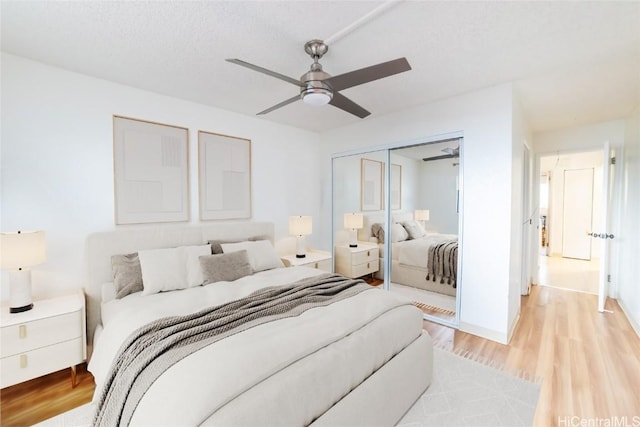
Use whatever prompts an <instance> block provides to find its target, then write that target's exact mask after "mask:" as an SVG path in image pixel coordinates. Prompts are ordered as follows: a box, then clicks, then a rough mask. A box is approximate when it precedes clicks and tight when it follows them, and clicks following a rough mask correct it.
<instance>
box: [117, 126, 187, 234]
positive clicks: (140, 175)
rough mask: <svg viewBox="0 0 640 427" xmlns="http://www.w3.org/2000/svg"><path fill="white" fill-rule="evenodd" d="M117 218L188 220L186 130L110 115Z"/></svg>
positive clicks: (127, 221)
mask: <svg viewBox="0 0 640 427" xmlns="http://www.w3.org/2000/svg"><path fill="white" fill-rule="evenodd" d="M113 165H114V205H115V213H114V215H115V218H114V220H115V223H116V224H118V225H120V224H142V223H158V222H183V221H189V130H188V129H187V128H184V127H180V126H174V125H168V124H164V123H157V122H151V121H147V120H141V119H134V118H131V117H123V116H117V115H114V116H113Z"/></svg>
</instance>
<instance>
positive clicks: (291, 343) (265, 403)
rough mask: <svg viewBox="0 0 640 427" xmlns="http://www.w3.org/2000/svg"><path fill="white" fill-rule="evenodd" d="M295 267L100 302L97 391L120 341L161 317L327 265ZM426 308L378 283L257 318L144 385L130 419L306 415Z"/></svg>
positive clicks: (397, 344)
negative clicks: (290, 313) (292, 313)
mask: <svg viewBox="0 0 640 427" xmlns="http://www.w3.org/2000/svg"><path fill="white" fill-rule="evenodd" d="M321 273H322V272H321V271H319V270H314V269H309V268H304V267H295V268H282V269H276V270H270V271H265V272H261V273H258V274H255V275H253V276H248V277H245V278H243V279H240V280H238V281H236V282H231V283H227V282H219V283H215V284H212V285H208V286H204V287H197V288H191V289H187V290H182V291H176V292H167V293H161V294H156V295H149V296H142V295H141V294H134V295H130V296H127V297H125V298H123V299H121V300H114V301H110V302H108V303H105V304H103V323H104V330H103V332H102V334H101V335H100V338H99V340H98V342H97V343H96V345H95V349H94V353H93V357H92V359H91V361H90V363H89V370H90V371H91V372H92V373H93V375H94V377H95V380H96V395H97V394H98V390H100V389H101V387H102V384H103V383H104V379H105V376H106V375H107V374H108V370H109V368H110V365H111V362H112V360H113V359H114V357H115V356H116V353H117V351H118V349H119V347H120V344H121V343H122V342H123V341H124V340H125V339H126V337H127V336H128V335H129V334H130V333H131V332H133V331H134V330H135V329H137V328H138V327H140V326H142V325H144V324H146V323H148V322H150V321H152V320H154V319H157V318H159V317H164V316H172V315H179V314H186V313H190V312H194V311H197V310H200V309H202V308H204V307H207V306H210V305H217V304H222V303H225V302H227V301H231V300H233V299H237V298H241V297H243V296H246V295H248V294H249V293H251V292H253V291H255V290H257V289H260V288H263V287H266V286H272V285H276V284H285V283H291V282H294V281H296V280H299V279H302V278H305V277H310V276H313V275H316V274H321ZM421 330H422V315H421V313H420V311H419V310H417V309H416V308H415V307H413V306H412V305H411V304H410V303H409V302H408V301H404V300H402V299H400V298H399V297H396V296H394V295H392V294H390V293H388V292H384V291H380V290H378V289H377V288H372V289H371V290H368V291H365V292H362V293H360V294H358V295H356V296H354V297H352V298H349V299H346V300H343V301H339V302H336V303H334V304H331V305H330V306H327V307H318V308H314V309H311V310H308V311H306V312H305V313H303V314H302V315H300V316H299V317H296V318H287V319H283V320H278V321H275V322H270V323H267V324H264V325H260V326H257V327H254V328H252V329H249V330H247V331H244V332H242V333H239V334H236V335H233V336H231V337H228V338H226V339H224V340H222V341H219V342H217V343H215V344H213V345H211V346H209V347H206V348H204V349H202V350H200V351H198V352H196V353H194V354H192V355H190V356H188V357H186V358H185V359H183V360H182V361H181V362H179V363H177V364H176V365H174V366H172V367H171V368H170V369H169V370H167V371H166V372H165V373H164V374H163V375H162V376H161V377H160V378H159V379H158V380H157V381H156V382H155V383H154V384H153V385H152V386H151V388H150V389H149V390H148V392H147V393H146V394H145V396H144V397H143V399H142V400H141V401H140V404H139V405H138V408H137V410H136V413H135V414H134V416H133V419H132V422H131V424H132V425H200V424H211V423H213V424H217V425H265V424H271V425H302V424H304V425H306V424H309V423H310V422H311V421H313V420H314V419H316V418H317V417H318V416H320V415H321V414H322V413H324V412H325V411H327V410H328V409H329V408H330V407H331V406H332V405H333V404H334V403H335V402H337V401H338V400H340V398H342V397H343V396H344V395H346V394H347V393H349V392H350V391H351V390H352V389H353V388H355V387H357V386H358V384H360V383H361V382H362V381H364V380H365V379H366V378H367V377H368V376H369V375H371V374H372V373H373V372H375V371H376V370H377V369H378V368H379V367H380V366H382V365H383V364H384V363H386V362H387V361H388V360H390V359H391V358H392V357H393V356H394V355H395V354H396V353H398V352H400V351H401V350H402V349H404V348H405V347H406V346H407V345H409V344H410V343H411V342H413V341H414V340H415V339H417V338H418V337H419V336H420V334H421Z"/></svg>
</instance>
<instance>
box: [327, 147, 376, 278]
mask: <svg viewBox="0 0 640 427" xmlns="http://www.w3.org/2000/svg"><path fill="white" fill-rule="evenodd" d="M386 156H387V151H386V150H383V151H372V152H364V153H361V154H354V155H347V156H342V157H334V159H333V247H334V258H333V259H334V271H335V272H336V273H340V274H342V275H345V276H347V277H352V278H362V279H364V280H366V281H367V282H368V283H370V284H372V285H374V286H380V285H382V284H383V283H384V260H383V253H384V245H383V244H382V243H381V242H383V240H381V239H379V236H384V222H385V221H384V213H385V210H384V173H385V170H384V165H385V159H386Z"/></svg>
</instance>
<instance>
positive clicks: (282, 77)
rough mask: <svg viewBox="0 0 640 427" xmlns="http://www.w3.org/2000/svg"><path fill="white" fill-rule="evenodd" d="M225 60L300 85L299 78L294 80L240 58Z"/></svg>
mask: <svg viewBox="0 0 640 427" xmlns="http://www.w3.org/2000/svg"><path fill="white" fill-rule="evenodd" d="M227 62H231V63H232V64H237V65H240V66H243V67H246V68H250V69H252V70H254V71H257V72H259V73H263V74H267V75H269V76H271V77H275V78H276V79H280V80H284V81H285V82H288V83H291V84H293V85H296V86H298V87H300V86H301V83H300V80H296V79H294V78H291V77H288V76H285V75H284V74H280V73H276V72H275V71H271V70H267V69H266V68H262V67H258V66H257V65H253V64H249V63H248V62H245V61H243V60H241V59H235V58H230V59H227Z"/></svg>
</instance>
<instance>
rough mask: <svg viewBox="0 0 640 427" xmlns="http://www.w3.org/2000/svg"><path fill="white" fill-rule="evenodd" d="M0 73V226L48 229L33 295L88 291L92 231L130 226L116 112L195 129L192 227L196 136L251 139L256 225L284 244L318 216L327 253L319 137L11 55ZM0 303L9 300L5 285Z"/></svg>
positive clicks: (194, 205) (313, 240) (193, 197)
mask: <svg viewBox="0 0 640 427" xmlns="http://www.w3.org/2000/svg"><path fill="white" fill-rule="evenodd" d="M1 71H2V75H1V79H2V80H1V84H2V94H1V96H2V98H1V101H2V116H1V118H2V132H1V138H2V140H1V142H2V151H1V155H2V158H1V162H2V163H1V166H2V192H1V195H0V196H1V203H2V209H1V214H2V217H1V225H0V228H1V230H3V231H12V230H17V229H43V230H45V231H46V233H47V234H46V236H47V250H48V259H47V263H46V264H44V265H41V266H38V267H36V268H34V270H33V293H34V297H36V298H38V297H46V296H50V295H57V294H63V293H68V292H69V291H71V290H72V289H76V288H79V287H82V286H83V282H84V271H85V265H84V263H85V260H84V244H85V237H86V236H87V234H89V233H91V232H95V231H105V230H111V229H115V228H126V226H119V227H116V226H115V225H114V213H113V212H114V198H113V156H112V146H113V140H112V115H114V114H118V115H124V116H129V117H134V118H140V119H145V120H151V121H157V122H161V123H167V124H174V125H179V126H184V127H188V128H189V130H190V134H189V139H190V140H189V157H190V159H189V161H190V162H189V163H190V172H189V185H190V209H191V223H197V222H199V220H198V175H197V173H198V168H197V153H198V151H197V131H198V130H199V129H201V130H206V131H211V132H217V133H222V134H227V135H234V136H239V137H243V138H249V139H251V140H252V168H253V176H252V181H253V219H254V220H261V221H272V222H274V223H275V226H276V238H278V237H285V236H287V234H288V230H287V227H288V217H289V216H290V215H312V216H313V219H314V234H313V235H312V236H309V242H310V244H311V245H312V246H316V247H320V248H323V247H322V245H321V243H324V244H325V246H324V249H329V244H327V243H326V240H323V239H322V238H321V237H320V236H321V233H319V232H316V230H317V229H320V230H322V228H323V226H322V223H321V222H322V221H321V219H322V218H321V217H320V214H321V212H320V205H321V195H320V194H319V191H318V190H319V188H320V172H321V165H320V164H319V163H318V161H317V159H318V141H319V136H318V135H317V134H315V133H310V132H306V131H302V130H299V129H296V128H291V127H287V126H282V125H277V124H274V123H272V122H269V121H266V120H261V119H258V118H255V117H249V116H243V115H240V114H235V113H231V112H228V111H224V110H220V109H216V108H211V107H207V106H204V105H200V104H196V103H192V102H188V101H184V100H180V99H176V98H170V97H167V96H163V95H158V94H155V93H151V92H146V91H141V90H138V89H134V88H131V87H127V86H123V85H119V84H115V83H111V82H107V81H104V80H99V79H95V78H91V77H87V76H83V75H80V74H76V73H72V72H68V71H64V70H61V69H58V68H54V67H49V66H45V65H43V64H40V63H37V62H33V61H30V60H27V59H23V58H20V57H16V56H12V55H7V54H2V69H1ZM322 172H324V171H322ZM316 225H317V226H318V227H317V228H316ZM163 226H170V225H163ZM2 277H3V279H6V273H5V272H3V276H2ZM1 297H2V299H6V298H8V286H7V281H6V280H2V293H1Z"/></svg>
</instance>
